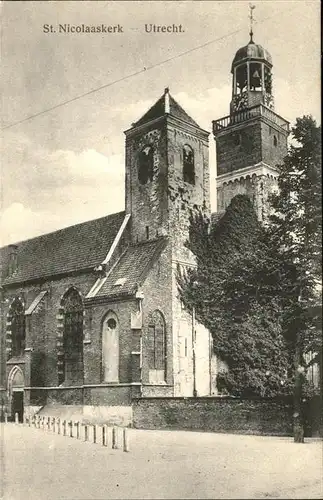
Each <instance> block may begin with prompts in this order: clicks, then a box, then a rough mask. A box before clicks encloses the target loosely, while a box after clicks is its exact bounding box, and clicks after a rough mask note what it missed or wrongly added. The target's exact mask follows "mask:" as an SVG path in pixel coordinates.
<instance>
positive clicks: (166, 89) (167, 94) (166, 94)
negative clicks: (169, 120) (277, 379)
mask: <svg viewBox="0 0 323 500" xmlns="http://www.w3.org/2000/svg"><path fill="white" fill-rule="evenodd" d="M164 102H165V113H170V102H169V88H168V87H166V88H165V91H164Z"/></svg>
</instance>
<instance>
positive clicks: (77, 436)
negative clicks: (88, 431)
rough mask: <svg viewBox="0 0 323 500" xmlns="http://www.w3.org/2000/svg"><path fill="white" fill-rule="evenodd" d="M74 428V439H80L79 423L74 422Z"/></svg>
mask: <svg viewBox="0 0 323 500" xmlns="http://www.w3.org/2000/svg"><path fill="white" fill-rule="evenodd" d="M75 426H76V439H80V422H79V421H76V422H75Z"/></svg>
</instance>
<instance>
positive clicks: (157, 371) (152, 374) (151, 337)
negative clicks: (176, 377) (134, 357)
mask: <svg viewBox="0 0 323 500" xmlns="http://www.w3.org/2000/svg"><path fill="white" fill-rule="evenodd" d="M147 345H148V353H147V354H148V367H149V381H150V382H151V383H160V382H164V381H165V379H166V328H165V320H164V317H163V315H162V313H161V312H160V311H154V312H153V313H152V314H151V316H150V317H149V323H148V343H147Z"/></svg>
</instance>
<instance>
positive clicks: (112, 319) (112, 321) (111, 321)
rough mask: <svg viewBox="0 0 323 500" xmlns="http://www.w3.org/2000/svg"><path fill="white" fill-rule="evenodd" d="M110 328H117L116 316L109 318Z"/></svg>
mask: <svg viewBox="0 0 323 500" xmlns="http://www.w3.org/2000/svg"><path fill="white" fill-rule="evenodd" d="M108 328H110V329H111V330H115V329H116V328H117V322H116V320H115V319H114V318H110V319H108Z"/></svg>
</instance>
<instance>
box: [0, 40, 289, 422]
mask: <svg viewBox="0 0 323 500" xmlns="http://www.w3.org/2000/svg"><path fill="white" fill-rule="evenodd" d="M231 71H232V75H233V76H232V100H231V103H230V114H229V115H228V116H226V117H224V118H221V119H217V120H215V121H214V122H213V133H214V137H215V141H216V152H217V202H218V214H217V216H219V215H221V213H223V211H225V209H226V207H227V206H228V204H229V203H230V200H231V199H232V198H233V197H234V196H235V195H236V194H239V193H246V194H247V195H248V196H249V197H250V199H251V200H252V201H253V203H254V206H255V209H256V210H257V213H258V216H259V218H261V219H262V218H263V217H264V216H265V213H266V198H267V196H268V193H269V192H270V190H272V189H273V188H274V187H275V184H276V178H277V175H278V174H277V169H276V165H277V164H278V163H281V162H282V160H283V158H284V156H285V155H286V153H287V135H288V122H287V121H286V120H284V119H283V118H281V117H280V116H279V115H278V114H277V113H276V112H275V111H274V102H273V92H272V87H273V85H272V83H273V82H272V61H271V57H270V55H269V53H268V52H267V51H266V50H265V49H263V48H262V47H261V46H260V45H257V44H255V43H254V41H253V38H252V34H251V38H250V41H249V43H248V45H246V46H245V47H242V48H241V49H239V50H238V51H237V53H236V55H235V57H234V60H233V63H232V70H231ZM208 147H209V132H208V131H206V130H203V129H202V128H201V127H200V126H199V125H198V124H197V123H196V122H195V120H193V119H192V118H191V117H190V116H189V115H188V114H187V113H186V111H185V110H184V109H183V108H182V107H181V106H180V105H179V104H178V103H177V102H176V101H175V99H174V98H173V97H172V96H171V95H170V93H169V90H168V89H165V91H164V93H163V95H162V96H161V97H160V98H159V99H158V100H157V102H156V103H155V104H154V105H153V106H152V107H151V108H150V109H149V110H148V111H147V112H146V113H145V114H144V115H143V116H142V117H141V118H140V119H139V120H138V121H137V122H135V123H133V124H132V126H131V127H130V128H129V129H128V130H126V131H125V172H126V176H125V211H124V212H120V213H115V214H112V215H107V216H104V217H102V218H100V219H96V220H92V221H89V222H84V223H81V224H77V225H75V226H72V227H68V228H65V229H62V230H59V231H55V232H53V233H50V234H45V235H42V236H39V237H36V238H32V239H29V240H27V241H22V242H19V243H17V244H15V245H8V246H6V247H4V248H2V249H0V255H1V337H0V347H1V360H0V362H1V365H0V397H1V405H2V410H3V411H7V412H8V413H9V415H11V416H13V415H14V414H15V412H18V414H19V415H20V418H22V414H23V411H25V412H27V413H32V412H36V411H38V410H39V409H40V408H43V407H50V408H52V409H54V408H55V407H62V406H71V407H74V408H76V407H77V408H79V409H80V411H81V414H82V415H83V417H84V418H95V417H97V416H100V417H102V418H104V419H105V421H110V422H111V423H114V422H120V421H122V422H123V423H131V402H132V400H133V399H134V398H141V397H149V398H156V397H158V398H160V397H168V398H172V397H195V396H197V397H199V396H211V395H216V394H217V390H216V373H217V371H218V370H220V369H223V368H224V367H223V364H222V363H221V361H220V360H217V359H216V357H215V355H214V354H213V343H212V338H211V335H210V333H209V332H208V331H207V330H206V329H205V328H204V327H203V326H202V325H200V324H198V323H197V322H196V320H195V317H194V311H193V312H190V311H186V310H185V309H184V308H183V305H182V303H181V301H180V298H179V292H178V289H177V281H176V274H177V269H178V266H180V267H181V268H182V269H185V268H187V267H191V266H194V265H195V261H194V256H193V255H192V254H191V253H190V252H189V250H188V249H187V248H186V247H185V241H186V240H187V238H188V229H189V217H190V214H191V213H192V212H193V213H194V212H199V211H202V212H203V213H204V214H205V215H206V216H208V217H210V218H212V219H213V217H211V209H210V182H209V181H210V179H209V156H208ZM215 218H216V217H215ZM48 414H51V413H50V411H48Z"/></svg>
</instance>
